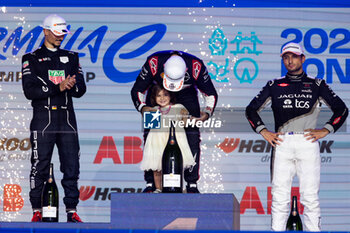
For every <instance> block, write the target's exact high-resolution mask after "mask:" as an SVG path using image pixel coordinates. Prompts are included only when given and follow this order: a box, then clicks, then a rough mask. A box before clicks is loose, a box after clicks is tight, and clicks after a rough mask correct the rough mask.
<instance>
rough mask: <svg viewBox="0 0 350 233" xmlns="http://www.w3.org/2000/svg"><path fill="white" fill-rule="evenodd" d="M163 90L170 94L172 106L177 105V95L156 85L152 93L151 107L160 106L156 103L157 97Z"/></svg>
mask: <svg viewBox="0 0 350 233" xmlns="http://www.w3.org/2000/svg"><path fill="white" fill-rule="evenodd" d="M162 90H164V91H166V92H168V93H169V96H170V103H171V104H175V103H176V99H175V94H174V92H171V91H168V90H166V89H165V88H164V87H162V86H160V85H158V84H156V85H154V86H153V87H152V92H151V99H150V100H151V105H152V107H154V106H157V105H158V104H157V102H156V97H157V95H158V93H159V92H160V91H162Z"/></svg>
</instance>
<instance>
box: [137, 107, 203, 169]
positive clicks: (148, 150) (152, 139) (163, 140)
mask: <svg viewBox="0 0 350 233" xmlns="http://www.w3.org/2000/svg"><path fill="white" fill-rule="evenodd" d="M182 109H186V108H185V107H184V106H183V105H182V104H175V105H170V106H169V108H165V109H163V108H162V109H160V111H161V113H162V115H161V128H160V129H151V130H150V132H149V134H148V136H147V139H146V143H145V146H144V148H143V159H142V162H141V165H140V167H141V170H144V171H147V170H153V171H161V170H162V156H163V152H164V149H165V147H166V144H167V142H168V138H169V130H170V127H169V126H170V123H169V121H170V120H175V121H177V122H179V121H182V117H183V115H181V114H180V112H181V110H182ZM164 123H165V124H164ZM175 136H176V141H177V143H178V144H179V147H180V150H181V153H182V160H183V168H184V169H185V168H189V167H190V166H194V165H195V164H196V162H195V161H194V158H193V155H192V152H191V149H190V146H189V145H188V141H187V137H186V133H185V130H184V128H183V127H180V126H179V125H176V127H175Z"/></svg>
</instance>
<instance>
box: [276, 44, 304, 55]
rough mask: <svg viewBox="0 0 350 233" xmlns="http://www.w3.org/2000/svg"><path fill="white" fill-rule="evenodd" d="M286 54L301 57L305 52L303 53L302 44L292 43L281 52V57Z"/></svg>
mask: <svg viewBox="0 0 350 233" xmlns="http://www.w3.org/2000/svg"><path fill="white" fill-rule="evenodd" d="M285 53H294V54H296V55H298V56H300V55H303V54H304V51H303V48H302V47H301V46H300V44H298V43H293V42H291V43H288V44H286V45H285V46H283V48H282V52H281V57H282V56H283V54H285Z"/></svg>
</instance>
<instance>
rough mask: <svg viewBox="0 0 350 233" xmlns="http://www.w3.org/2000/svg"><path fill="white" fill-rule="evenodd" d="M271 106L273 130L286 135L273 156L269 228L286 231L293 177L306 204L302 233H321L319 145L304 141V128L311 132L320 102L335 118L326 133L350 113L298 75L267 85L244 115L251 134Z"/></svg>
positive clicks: (317, 82)
mask: <svg viewBox="0 0 350 233" xmlns="http://www.w3.org/2000/svg"><path fill="white" fill-rule="evenodd" d="M268 103H271V107H272V111H273V115H274V120H275V131H276V132H282V133H284V134H283V135H281V136H280V137H281V138H282V140H283V141H282V142H280V145H276V147H274V149H273V151H272V156H271V178H272V230H275V231H284V230H285V229H286V222H287V218H288V214H289V203H290V194H291V186H292V181H293V177H294V176H295V174H297V176H298V178H299V183H300V194H301V203H302V204H303V205H304V207H305V208H304V224H305V228H306V231H320V216H321V214H320V204H319V197H318V193H319V187H320V154H319V143H318V142H317V141H316V142H311V140H306V139H305V137H304V130H306V129H315V127H316V123H317V117H318V114H319V112H320V109H321V104H322V103H325V104H327V105H328V106H329V107H330V108H331V110H332V111H333V115H332V116H331V118H330V119H329V121H328V122H327V123H326V124H325V125H324V128H326V129H327V130H329V132H335V131H337V130H338V129H339V128H340V127H341V125H342V124H343V123H344V121H345V120H346V117H347V115H348V109H347V107H346V106H345V104H344V102H343V101H342V100H341V99H340V98H339V97H338V96H337V95H336V94H335V93H334V92H333V91H332V90H331V89H330V87H329V86H328V85H327V84H326V83H325V81H324V80H322V79H317V78H311V77H308V76H307V75H306V74H305V73H304V72H303V73H302V74H301V75H299V76H292V75H289V74H287V75H286V76H285V77H282V78H280V79H275V80H272V81H269V82H268V83H267V84H266V86H265V87H264V88H263V89H262V90H261V91H260V93H259V94H258V95H257V96H256V97H255V98H254V99H253V100H252V101H251V102H250V104H249V105H248V106H247V108H246V117H247V119H248V121H249V123H250V125H251V127H252V128H253V130H254V131H256V132H257V133H259V132H260V131H261V130H263V129H265V125H264V123H263V121H262V119H261V118H260V116H259V115H258V111H260V109H262V108H263V107H264V106H266V105H267V104H268Z"/></svg>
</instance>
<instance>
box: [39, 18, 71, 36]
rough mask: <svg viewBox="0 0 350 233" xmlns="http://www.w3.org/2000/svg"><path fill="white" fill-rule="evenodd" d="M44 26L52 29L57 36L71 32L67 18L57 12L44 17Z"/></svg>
mask: <svg viewBox="0 0 350 233" xmlns="http://www.w3.org/2000/svg"><path fill="white" fill-rule="evenodd" d="M42 27H43V28H44V29H48V30H50V31H51V32H52V33H53V34H55V35H56V36H62V35H65V34H68V33H70V31H69V30H68V29H67V23H66V20H64V18H62V17H61V16H58V15H56V14H53V15H49V16H47V17H46V18H45V19H44V22H43V26H42Z"/></svg>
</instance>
